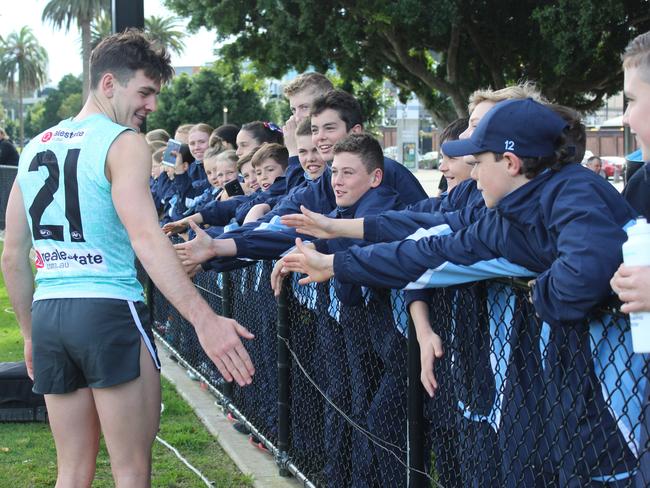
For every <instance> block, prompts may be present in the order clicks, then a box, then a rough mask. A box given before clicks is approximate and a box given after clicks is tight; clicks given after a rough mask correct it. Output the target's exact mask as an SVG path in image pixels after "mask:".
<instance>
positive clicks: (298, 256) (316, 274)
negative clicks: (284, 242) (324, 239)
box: [282, 238, 334, 285]
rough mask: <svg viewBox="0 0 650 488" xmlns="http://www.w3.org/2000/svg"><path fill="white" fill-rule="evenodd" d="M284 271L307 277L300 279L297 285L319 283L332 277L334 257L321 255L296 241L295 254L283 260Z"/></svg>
mask: <svg viewBox="0 0 650 488" xmlns="http://www.w3.org/2000/svg"><path fill="white" fill-rule="evenodd" d="M282 260H283V261H284V269H286V271H287V272H291V271H293V272H297V273H303V274H306V275H307V276H306V277H305V278H301V279H300V281H298V283H300V284H301V285H307V284H308V283H314V282H316V283H321V282H323V281H327V280H329V279H330V278H331V277H332V276H334V255H333V254H321V253H319V252H318V251H316V250H314V249H310V248H309V247H308V246H306V245H305V244H303V243H302V239H300V238H297V239H296V252H295V253H292V254H287V255H286V256H285V257H284V258H282Z"/></svg>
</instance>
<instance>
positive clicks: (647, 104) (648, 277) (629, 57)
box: [611, 32, 650, 487]
mask: <svg viewBox="0 0 650 488" xmlns="http://www.w3.org/2000/svg"><path fill="white" fill-rule="evenodd" d="M623 79H624V82H623V87H624V89H623V90H624V94H625V97H626V98H627V100H628V104H627V108H626V109H625V114H623V124H625V125H628V126H629V127H630V128H631V129H632V131H633V132H635V134H636V138H637V141H638V142H639V144H640V145H641V155H642V160H643V161H645V164H644V165H643V166H642V167H641V168H639V170H637V171H636V172H635V173H634V174H633V175H632V177H631V178H630V179H629V181H628V182H627V185H625V188H624V189H623V196H624V197H625V199H626V200H627V201H628V203H629V204H630V205H631V206H632V207H633V208H634V210H636V212H637V213H638V214H639V215H641V216H643V217H645V218H646V220H649V219H650V165H649V164H648V161H649V160H650V122H649V121H648V114H649V113H650V32H646V33H644V34H641V35H639V36H637V37H635V38H634V39H633V40H632V41H631V42H630V43H629V44H628V45H627V48H626V49H625V52H624V54H623ZM649 271H650V269H649V267H648V266H626V265H624V264H622V265H621V266H620V267H619V269H618V271H616V274H615V275H614V277H613V278H612V280H611V286H612V289H613V290H614V291H615V292H616V293H617V294H618V297H619V298H620V299H621V301H622V302H624V303H623V306H622V307H621V311H623V312H625V313H632V312H650V291H649V290H650V273H649ZM649 398H650V392H649V391H648V390H646V391H645V392H644V402H643V409H644V416H643V426H642V429H641V445H642V446H643V447H644V448H645V450H644V452H643V453H642V455H641V459H640V460H639V463H640V468H639V472H638V474H637V476H636V486H637V487H642V486H648V484H649V483H650V452H649V451H648V449H647V446H648V438H649V437H650V408H649V405H650V400H649Z"/></svg>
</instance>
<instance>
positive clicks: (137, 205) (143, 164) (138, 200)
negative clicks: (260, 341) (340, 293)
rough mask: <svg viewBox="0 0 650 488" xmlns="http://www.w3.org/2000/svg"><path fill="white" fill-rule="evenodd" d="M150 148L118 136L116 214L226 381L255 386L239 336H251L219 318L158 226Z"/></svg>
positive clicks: (113, 156)
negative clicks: (151, 186) (149, 185)
mask: <svg viewBox="0 0 650 488" xmlns="http://www.w3.org/2000/svg"><path fill="white" fill-rule="evenodd" d="M150 158H151V156H150V153H149V150H148V148H147V146H146V144H145V143H144V141H142V140H141V139H140V138H139V137H138V136H137V135H136V134H135V133H131V132H126V133H123V134H122V135H120V136H119V137H118V138H117V139H116V140H115V142H114V143H113V145H112V146H111V149H110V150H109V153H108V157H107V162H106V173H107V177H108V179H109V180H110V181H111V184H112V190H111V191H112V197H113V204H114V206H115V210H116V211H117V214H118V215H119V217H120V220H121V221H122V223H123V225H124V227H125V228H126V231H127V232H128V234H129V238H130V240H131V244H132V245H133V249H134V251H135V253H136V254H137V256H138V258H139V259H140V262H141V263H142V265H143V266H144V268H145V270H146V271H147V273H149V276H151V278H152V280H153V281H154V283H156V286H157V287H158V288H159V289H160V291H161V292H162V293H163V294H164V295H165V297H167V299H168V300H169V301H170V302H171V304H172V305H173V306H174V307H175V308H176V309H177V310H178V311H179V312H180V313H181V314H182V315H183V316H184V317H185V318H186V319H187V320H189V321H190V323H192V325H193V326H194V328H195V329H196V332H197V335H198V337H199V341H200V343H201V346H202V347H203V349H204V350H205V352H206V353H207V354H208V356H209V357H210V359H212V361H214V363H215V365H216V366H217V367H218V368H219V371H220V372H221V374H222V375H223V376H224V378H225V379H226V380H228V381H231V380H232V379H233V378H234V379H235V380H236V381H237V383H238V384H240V385H241V386H244V385H246V384H249V383H250V382H251V377H252V375H253V373H254V371H255V370H254V368H253V364H252V363H251V360H250V357H249V356H248V353H247V352H246V349H245V348H244V346H243V344H242V343H241V340H240V339H239V337H240V336H241V337H244V338H247V339H252V338H253V335H252V334H251V333H250V332H248V331H247V330H246V329H245V328H244V327H242V326H241V325H239V324H238V323H237V322H236V321H234V320H232V319H228V318H225V317H221V316H218V315H216V314H215V313H214V312H213V311H212V309H211V308H210V306H209V305H208V303H207V302H206V301H205V300H203V298H202V297H201V296H200V295H199V293H198V291H197V290H196V288H195V287H194V285H193V284H192V282H191V281H190V280H189V278H188V277H187V275H186V274H185V272H184V270H183V267H182V266H181V263H180V262H179V260H178V258H177V257H176V254H175V253H174V249H173V248H172V246H171V244H170V243H169V241H168V239H167V238H166V237H165V235H164V234H163V233H162V232H161V230H160V228H159V227H158V223H157V218H156V213H155V209H154V205H153V201H152V200H151V195H150V194H149V192H148V188H147V182H148V173H149V168H148V163H149V160H150Z"/></svg>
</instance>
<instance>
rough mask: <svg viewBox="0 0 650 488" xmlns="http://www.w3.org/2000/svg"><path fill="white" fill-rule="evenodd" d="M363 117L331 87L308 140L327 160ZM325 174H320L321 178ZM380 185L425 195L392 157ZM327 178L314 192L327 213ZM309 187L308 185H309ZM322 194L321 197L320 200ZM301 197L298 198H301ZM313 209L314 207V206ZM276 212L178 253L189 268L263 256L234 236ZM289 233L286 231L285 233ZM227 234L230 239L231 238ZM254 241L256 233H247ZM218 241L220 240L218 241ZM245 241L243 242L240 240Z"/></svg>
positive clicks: (315, 110)
mask: <svg viewBox="0 0 650 488" xmlns="http://www.w3.org/2000/svg"><path fill="white" fill-rule="evenodd" d="M362 124H363V118H362V113H361V107H360V105H359V102H357V100H356V99H355V98H354V97H353V96H352V95H350V94H349V93H346V92H344V91H342V90H332V91H330V92H328V93H327V94H326V95H324V96H323V97H320V98H318V99H317V100H315V101H314V103H313V105H312V109H311V132H312V141H313V143H314V144H315V146H316V147H317V149H318V152H319V153H320V155H321V157H322V158H323V160H325V161H331V160H332V158H333V152H332V149H333V146H334V144H335V143H336V142H337V141H339V140H341V139H343V138H344V137H345V136H346V135H348V134H354V133H361V132H363V125H362ZM325 176H326V175H324V176H322V177H321V178H324V177H325ZM381 184H382V186H388V187H390V188H392V189H393V190H395V191H396V192H397V193H398V194H399V197H400V199H401V200H402V201H403V202H404V203H405V204H411V203H415V202H418V201H420V200H423V199H426V198H427V195H426V193H425V191H424V189H423V188H422V186H421V185H420V182H419V181H418V180H417V178H415V176H413V174H412V173H411V172H410V171H409V170H408V169H406V168H405V167H404V166H402V165H401V164H399V163H397V162H396V161H393V160H392V159H388V158H384V174H383V179H382V183H381ZM328 186H329V185H328V182H327V180H323V181H322V183H320V185H316V188H318V189H319V190H320V191H319V192H317V193H318V196H319V202H317V203H318V206H319V207H320V209H319V211H321V212H323V213H328V212H331V211H332V210H334V208H335V207H336V202H335V201H334V200H333V199H332V194H331V192H330V191H329V189H328ZM309 188H312V187H311V186H310V187H309ZM313 191H314V189H312V190H308V189H305V191H304V192H301V193H300V194H298V193H297V192H296V193H295V197H296V198H295V199H294V200H292V201H293V202H294V203H293V205H292V206H290V205H286V206H282V211H283V212H284V213H295V212H296V211H298V209H299V208H300V207H299V206H298V207H297V208H296V207H295V205H303V204H305V206H307V205H306V203H308V201H309V200H313V196H314V195H313V194H312V192H313ZM321 195H322V197H323V198H322V200H321V198H320V197H321ZM301 199H302V201H301ZM281 202H282V203H279V204H278V206H281V205H282V204H283V203H286V202H288V200H287V198H285V199H284V200H281ZM314 210H316V208H315V209H314ZM277 215H280V214H277V213H274V212H269V213H268V214H267V215H266V216H265V217H264V218H262V219H260V220H258V221H257V222H256V223H255V224H254V225H251V226H243V227H242V228H240V229H237V230H236V231H235V232H234V233H232V234H230V233H229V234H224V235H222V236H221V238H220V239H219V240H217V241H212V242H209V241H207V240H197V241H196V242H193V241H190V242H188V243H185V244H182V245H180V246H178V247H177V250H179V251H180V252H179V256H180V257H181V259H182V261H184V262H185V264H186V266H187V267H188V268H193V267H194V266H196V265H197V264H201V263H203V262H206V261H208V260H209V259H212V258H214V257H234V256H237V257H245V258H255V259H258V258H264V257H267V256H259V255H254V256H253V255H249V254H248V251H249V250H251V249H257V248H258V246H247V248H246V250H245V251H240V247H241V245H242V244H241V241H240V240H238V239H239V238H240V236H242V235H243V234H245V233H247V232H251V230H252V228H253V227H258V226H259V225H260V224H262V223H269V222H271V221H272V219H273V217H275V216H277ZM289 235H290V234H289ZM231 237H232V238H233V239H231ZM249 237H250V238H254V239H255V240H256V242H260V241H259V240H258V239H257V237H258V236H257V235H251V236H249ZM218 241H221V242H218ZM244 245H245V244H244ZM292 245H293V242H291V240H290V239H287V240H286V241H282V242H277V244H274V245H273V252H274V253H275V254H274V255H275V256H276V257H277V256H279V255H280V254H281V253H282V252H284V251H286V250H287V249H289V248H290V247H292Z"/></svg>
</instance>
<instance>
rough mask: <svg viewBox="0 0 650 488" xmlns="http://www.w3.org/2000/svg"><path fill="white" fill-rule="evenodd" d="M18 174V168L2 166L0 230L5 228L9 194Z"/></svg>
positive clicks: (0, 167)
mask: <svg viewBox="0 0 650 488" xmlns="http://www.w3.org/2000/svg"><path fill="white" fill-rule="evenodd" d="M17 172H18V167H17V166H6V165H4V164H1V165H0V230H3V229H4V228H5V213H6V212H7V202H8V201H9V193H10V192H11V187H12V186H13V184H14V180H15V179H16V173H17Z"/></svg>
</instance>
